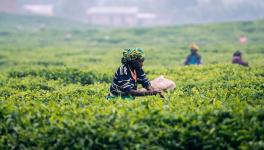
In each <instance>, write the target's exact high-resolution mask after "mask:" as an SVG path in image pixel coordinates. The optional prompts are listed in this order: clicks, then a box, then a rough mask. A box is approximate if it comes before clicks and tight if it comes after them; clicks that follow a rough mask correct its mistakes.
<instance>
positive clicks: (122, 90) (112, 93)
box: [107, 48, 163, 100]
mask: <svg viewBox="0 0 264 150" xmlns="http://www.w3.org/2000/svg"><path fill="white" fill-rule="evenodd" d="M144 59H145V57H144V51H143V50H142V49H140V48H132V49H131V48H128V49H124V51H123V57H122V59H121V62H122V65H121V66H120V67H119V68H118V69H117V71H116V72H115V75H114V78H113V82H112V84H111V86H110V88H109V93H108V95H107V99H108V100H110V99H114V98H117V97H121V98H122V99H130V100H131V99H134V98H135V96H147V95H157V94H159V95H160V96H161V97H163V92H162V90H159V89H154V88H152V86H151V84H150V82H149V80H148V79H147V77H146V74H145V73H144V71H143V69H142V67H143V64H144ZM138 83H139V84H141V85H142V87H143V88H145V89H146V90H144V91H143V90H138V89H137V84H138Z"/></svg>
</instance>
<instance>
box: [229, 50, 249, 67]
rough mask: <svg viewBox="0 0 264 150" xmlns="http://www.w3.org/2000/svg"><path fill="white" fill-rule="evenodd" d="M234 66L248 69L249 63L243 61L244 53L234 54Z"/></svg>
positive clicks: (237, 52)
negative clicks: (237, 65)
mask: <svg viewBox="0 0 264 150" xmlns="http://www.w3.org/2000/svg"><path fill="white" fill-rule="evenodd" d="M232 64H239V65H242V66H246V67H248V63H247V62H245V61H243V59H242V53H241V52H240V51H239V50H237V51H236V52H235V53H234V54H233V59H232Z"/></svg>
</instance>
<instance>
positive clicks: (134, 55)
mask: <svg viewBox="0 0 264 150" xmlns="http://www.w3.org/2000/svg"><path fill="white" fill-rule="evenodd" d="M144 57H145V54H144V51H143V49H140V48H126V49H124V51H123V57H122V59H121V62H122V63H123V64H128V63H129V62H131V61H133V60H144Z"/></svg>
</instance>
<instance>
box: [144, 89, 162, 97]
mask: <svg viewBox="0 0 264 150" xmlns="http://www.w3.org/2000/svg"><path fill="white" fill-rule="evenodd" d="M148 92H149V94H150V95H157V94H159V95H160V97H161V98H164V93H163V91H162V90H160V89H153V90H149V91H148Z"/></svg>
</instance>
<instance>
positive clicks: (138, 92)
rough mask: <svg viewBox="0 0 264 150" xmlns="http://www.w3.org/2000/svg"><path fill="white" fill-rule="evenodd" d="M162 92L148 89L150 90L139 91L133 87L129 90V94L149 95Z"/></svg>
mask: <svg viewBox="0 0 264 150" xmlns="http://www.w3.org/2000/svg"><path fill="white" fill-rule="evenodd" d="M160 93H162V91H161V90H148V91H138V90H133V89H131V90H130V91H129V94H131V95H133V96H147V95H157V94H160Z"/></svg>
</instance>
